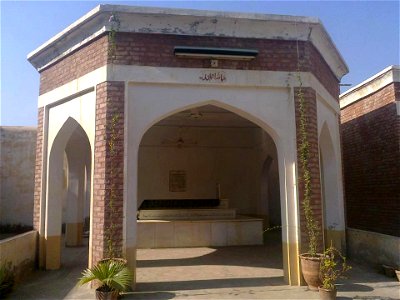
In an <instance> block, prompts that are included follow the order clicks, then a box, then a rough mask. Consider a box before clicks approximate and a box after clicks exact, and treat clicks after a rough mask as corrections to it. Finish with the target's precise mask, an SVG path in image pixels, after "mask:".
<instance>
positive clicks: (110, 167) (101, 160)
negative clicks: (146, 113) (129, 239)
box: [91, 81, 125, 265]
mask: <svg viewBox="0 0 400 300" xmlns="http://www.w3.org/2000/svg"><path fill="white" fill-rule="evenodd" d="M124 93H125V91H124V82H117V81H108V82H103V83H101V84H99V85H97V87H96V132H95V146H94V178H93V186H94V188H93V215H92V225H93V227H92V249H91V251H92V265H94V264H96V263H97V262H98V261H99V260H100V259H102V258H104V257H107V256H108V255H109V253H108V244H109V242H110V228H112V231H111V232H112V239H111V240H112V243H113V248H114V254H115V256H116V257H121V255H122V229H123V179H124V178H123V174H124V153H123V151H124ZM115 117H117V121H116V122H115V126H114V133H115V137H114V138H112V129H111V127H112V123H113V121H112V120H113V118H115ZM111 141H114V147H115V152H114V153H111V151H110V142H111ZM112 193H113V194H114V196H112V197H110V196H111V194H112ZM110 199H113V201H112V202H113V205H112V207H113V208H111V207H110Z"/></svg>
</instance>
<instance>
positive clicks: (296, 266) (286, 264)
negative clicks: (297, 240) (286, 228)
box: [282, 242, 301, 286]
mask: <svg viewBox="0 0 400 300" xmlns="http://www.w3.org/2000/svg"><path fill="white" fill-rule="evenodd" d="M282 248H283V249H282V251H283V273H284V279H285V282H286V283H287V284H289V285H294V286H299V285H300V284H301V280H300V277H301V275H300V259H299V247H298V245H297V244H287V243H285V242H282Z"/></svg>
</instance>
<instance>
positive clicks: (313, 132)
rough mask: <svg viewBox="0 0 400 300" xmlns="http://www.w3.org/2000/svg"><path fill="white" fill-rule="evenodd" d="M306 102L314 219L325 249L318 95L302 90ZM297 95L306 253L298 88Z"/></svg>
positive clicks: (305, 237) (303, 229)
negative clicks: (318, 227) (318, 226)
mask: <svg viewBox="0 0 400 300" xmlns="http://www.w3.org/2000/svg"><path fill="white" fill-rule="evenodd" d="M302 91H303V94H304V100H305V112H306V118H307V135H308V142H309V145H310V152H309V153H310V154H309V168H310V173H311V207H312V210H313V212H314V218H315V220H316V221H317V222H318V224H319V225H320V228H321V232H320V236H319V239H320V242H319V248H320V250H322V249H323V220H322V215H323V208H322V200H321V182H320V169H319V147H318V123H317V101H316V93H315V90H313V89H312V88H304V87H303V88H302ZM294 93H295V97H294V99H295V112H296V139H297V161H298V185H299V201H300V203H299V204H300V205H299V208H300V230H301V236H300V239H301V245H300V251H301V252H306V251H307V250H308V234H307V228H306V219H305V215H304V210H303V204H302V203H303V195H304V182H303V180H302V178H303V169H302V166H301V164H300V154H299V145H300V140H301V137H300V132H299V128H300V110H299V103H300V99H299V97H298V95H297V93H298V88H295V89H294Z"/></svg>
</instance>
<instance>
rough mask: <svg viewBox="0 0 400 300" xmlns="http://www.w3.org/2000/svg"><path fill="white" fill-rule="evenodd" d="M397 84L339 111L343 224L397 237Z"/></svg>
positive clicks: (399, 212) (399, 180)
mask: <svg viewBox="0 0 400 300" xmlns="http://www.w3.org/2000/svg"><path fill="white" fill-rule="evenodd" d="M395 99H397V101H400V83H392V84H390V85H387V86H386V87H384V88H382V89H380V90H379V91H377V92H375V93H373V94H371V95H369V96H367V97H365V98H363V99H361V100H360V101H358V102H355V103H353V104H351V105H349V106H347V107H345V108H344V109H342V111H341V123H342V125H341V130H342V136H343V164H344V181H345V194H346V214H347V226H348V227H351V228H356V229H361V230H367V231H373V232H379V233H383V234H388V235H394V236H400V218H399V216H400V200H399V199H400V117H399V116H398V115H397V112H396V104H395Z"/></svg>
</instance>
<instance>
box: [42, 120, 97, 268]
mask: <svg viewBox="0 0 400 300" xmlns="http://www.w3.org/2000/svg"><path fill="white" fill-rule="evenodd" d="M90 170H91V147H90V143H89V139H88V137H87V135H86V133H85V131H84V130H83V128H82V127H81V126H80V125H79V123H78V122H77V121H75V120H74V119H73V118H68V119H67V120H66V121H65V123H64V124H63V126H62V127H61V129H60V130H59V131H58V133H57V135H56V137H55V139H54V141H53V143H52V146H51V150H50V155H49V164H48V184H47V200H46V217H45V240H46V241H45V245H46V247H45V268H46V269H48V270H52V269H58V268H60V266H61V249H62V246H63V245H62V242H63V241H64V245H65V246H81V245H82V244H83V234H84V229H86V230H87V228H84V224H85V218H88V217H89V214H90V213H89V211H90V208H89V207H90V186H91V183H90V182H91V175H90V174H91V172H90ZM62 233H65V235H64V238H63V235H62Z"/></svg>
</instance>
